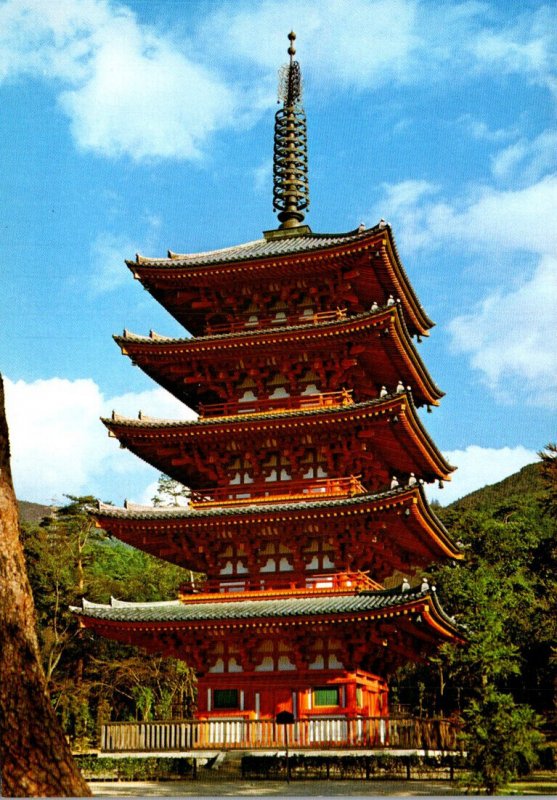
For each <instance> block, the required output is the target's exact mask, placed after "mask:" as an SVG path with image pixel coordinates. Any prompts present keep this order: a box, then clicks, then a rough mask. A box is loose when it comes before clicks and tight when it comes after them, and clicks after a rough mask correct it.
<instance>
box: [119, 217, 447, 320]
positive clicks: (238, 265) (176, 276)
mask: <svg viewBox="0 0 557 800" xmlns="http://www.w3.org/2000/svg"><path fill="white" fill-rule="evenodd" d="M367 250H373V251H374V253H375V256H376V258H377V259H378V261H377V265H378V266H379V265H380V267H381V269H382V270H384V271H385V280H386V282H387V284H388V287H389V291H392V292H393V293H394V294H395V295H399V296H400V299H401V302H402V304H403V306H404V311H405V313H406V315H407V316H408V320H409V328H410V329H411V330H412V333H418V334H422V335H427V331H428V330H429V329H430V328H432V327H433V325H434V323H433V322H432V321H431V320H430V319H429V317H428V316H427V314H426V313H425V311H424V309H423V308H422V306H421V304H420V302H419V301H418V298H417V296H416V294H415V292H414V289H413V288H412V284H411V283H410V281H409V279H408V276H407V274H406V271H405V269H404V266H403V264H402V262H401V259H400V256H399V254H398V250H397V247H396V242H395V239H394V236H393V232H392V229H391V227H390V225H388V224H387V223H385V222H384V221H383V220H381V222H379V223H378V224H377V225H375V226H373V227H372V228H368V229H364V230H360V229H357V230H355V231H349V232H348V233H338V234H328V233H327V234H325V233H312V232H311V231H310V230H309V228H307V227H304V228H302V229H298V230H296V229H293V230H291V231H271V232H270V233H269V234H267V235H266V236H265V238H263V239H257V240H255V241H252V242H247V243H245V244H240V245H235V246H232V247H225V248H222V249H219V250H211V251H207V252H203V253H189V254H188V253H184V254H180V253H174V252H172V251H169V252H168V257H167V258H149V257H145V256H141V255H139V254H137V255H136V259H135V261H131V260H127V261H126V264H127V266H128V267H129V269H130V270H131V271H132V273H133V275H134V277H135V278H137V279H138V280H140V281H141V282H142V283H143V285H144V286H145V288H146V289H148V291H150V292H151V293H152V294H153V296H154V297H156V299H157V300H159V302H161V303H162V305H163V306H164V307H165V308H167V310H168V311H169V312H170V313H171V314H173V315H174V316H175V317H176V319H178V320H179V321H180V322H181V323H182V324H184V325H185V327H186V328H191V327H192V326H193V327H194V328H196V329H197V326H198V322H196V321H195V319H194V318H192V317H191V315H190V314H189V312H188V311H187V309H184V308H183V307H182V306H181V301H179V300H177V298H176V295H175V293H176V290H177V289H182V288H183V289H186V288H191V287H193V286H195V285H215V286H217V287H223V286H227V287H228V288H227V291H228V290H229V286H230V284H232V286H238V285H239V284H240V283H242V282H243V283H246V282H250V283H253V281H254V280H256V279H257V278H258V277H261V278H267V279H274V280H276V279H277V278H278V277H280V276H285V275H290V273H289V272H288V271H286V272H285V270H287V268H288V265H291V266H292V268H293V269H294V271H295V272H296V273H297V274H298V275H299V274H301V272H300V271H301V270H304V271H305V270H307V271H308V272H309V273H312V272H314V271H315V270H317V272H319V271H322V270H326V271H327V270H330V265H331V263H337V264H338V263H339V262H341V264H342V266H345V265H346V264H347V261H346V259H347V257H350V258H351V259H352V260H353V259H354V258H355V259H358V258H359V256H360V255H362V254H365V252H366V251H367ZM367 268H370V267H369V264H368V265H367V267H366V269H367ZM376 268H377V267H376ZM366 275H367V273H366ZM363 280H364V284H365V283H367V282H368V278H367V277H365V278H364V279H363ZM169 290H170V294H168V292H169ZM387 293H388V292H387ZM371 300H373V298H371ZM371 300H370V304H371ZM197 314H199V312H197Z"/></svg>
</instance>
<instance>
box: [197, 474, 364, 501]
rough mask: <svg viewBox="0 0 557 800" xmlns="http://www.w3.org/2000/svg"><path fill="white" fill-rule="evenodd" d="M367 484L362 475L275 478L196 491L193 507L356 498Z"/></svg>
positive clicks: (362, 492)
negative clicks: (304, 478)
mask: <svg viewBox="0 0 557 800" xmlns="http://www.w3.org/2000/svg"><path fill="white" fill-rule="evenodd" d="M365 491H366V489H365V487H364V486H363V485H362V484H361V483H360V481H359V476H356V475H351V476H350V477H348V478H311V479H308V480H303V481H284V480H281V481H273V482H269V483H238V484H234V485H229V486H215V487H213V488H211V489H203V490H198V491H192V493H191V495H190V506H192V507H193V508H199V507H203V508H206V507H207V506H211V505H219V506H224V505H239V504H245V503H253V502H254V501H257V502H258V503H264V502H268V503H273V502H277V501H282V500H285V501H290V500H308V499H312V498H315V499H316V500H321V499H323V498H325V497H338V496H341V497H348V496H350V497H352V496H353V495H357V494H364V493H365Z"/></svg>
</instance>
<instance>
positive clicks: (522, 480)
mask: <svg viewBox="0 0 557 800" xmlns="http://www.w3.org/2000/svg"><path fill="white" fill-rule="evenodd" d="M544 487H545V484H544V481H543V478H542V463H541V461H537V462H536V463H535V464H527V466H525V467H523V468H522V469H521V470H520V471H519V472H515V473H514V475H509V477H508V478H504V479H503V480H502V481H499V482H498V483H492V484H490V485H489V486H484V487H483V488H482V489H476V491H475V492H470V494H467V495H465V496H464V497H461V498H460V499H459V500H455V501H454V502H453V503H451V504H450V505H448V506H446V508H447V509H450V510H451V511H489V510H490V509H492V508H494V507H496V506H500V505H501V504H502V503H505V502H509V501H512V500H515V499H518V498H520V499H524V498H525V497H528V496H529V497H531V499H537V498H539V497H541V495H542V494H543V492H544Z"/></svg>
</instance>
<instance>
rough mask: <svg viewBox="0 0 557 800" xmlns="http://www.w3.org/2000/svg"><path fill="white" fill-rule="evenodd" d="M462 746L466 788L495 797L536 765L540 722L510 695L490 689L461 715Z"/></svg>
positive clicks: (529, 709) (539, 740) (530, 710)
mask: <svg viewBox="0 0 557 800" xmlns="http://www.w3.org/2000/svg"><path fill="white" fill-rule="evenodd" d="M464 719H465V722H466V728H465V733H464V736H463V746H464V748H465V750H466V751H467V766H468V768H469V772H468V775H467V776H466V779H465V781H466V783H467V784H468V786H469V787H470V788H471V787H476V788H479V789H485V790H486V792H487V793H488V794H496V792H497V790H498V789H501V788H502V787H503V786H504V785H505V784H506V783H508V782H509V781H510V780H512V779H513V778H516V777H517V776H518V775H526V774H528V773H529V772H530V771H531V770H532V768H533V767H534V766H535V765H536V763H537V761H538V756H537V749H538V747H539V745H540V744H541V742H542V738H543V737H542V736H541V734H540V733H539V732H538V731H537V729H536V726H537V724H539V721H538V720H536V715H535V714H534V712H533V710H532V709H531V708H529V707H528V706H517V705H516V704H515V702H514V700H513V698H512V697H511V696H510V695H509V694H502V693H501V692H497V691H496V690H494V689H493V688H492V687H490V688H489V689H488V690H487V691H486V693H485V694H484V696H483V697H481V698H480V699H478V700H474V701H472V703H471V704H470V706H469V707H468V708H467V709H466V711H465V713H464Z"/></svg>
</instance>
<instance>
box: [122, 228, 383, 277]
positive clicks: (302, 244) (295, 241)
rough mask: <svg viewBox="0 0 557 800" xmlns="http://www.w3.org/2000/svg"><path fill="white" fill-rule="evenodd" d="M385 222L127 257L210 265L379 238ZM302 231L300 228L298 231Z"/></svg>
mask: <svg viewBox="0 0 557 800" xmlns="http://www.w3.org/2000/svg"><path fill="white" fill-rule="evenodd" d="M386 227H389V226H385V225H380V224H377V225H375V226H374V227H373V228H368V229H367V230H365V231H363V232H361V231H359V230H358V229H356V230H353V231H348V232H347V233H313V232H312V231H311V230H309V228H308V227H307V226H304V227H303V228H301V229H298V230H296V229H294V230H292V229H291V230H288V231H280V232H278V231H277V232H274V231H273V232H271V234H272V233H276V234H277V235H275V236H273V235H267V236H266V237H265V238H263V239H255V240H253V241H251V242H244V243H243V244H237V245H233V246H232V247H222V248H219V249H218V250H207V251H205V252H202V253H174V252H172V251H171V250H169V251H168V256H167V258H149V257H147V256H141V255H139V253H138V254H137V256H136V260H135V261H126V264H128V265H129V266H130V268H135V267H136V266H137V265H140V266H146V267H163V268H168V269H174V268H178V269H180V268H182V267H206V266H210V265H213V264H218V265H223V264H229V263H232V262H238V261H250V260H254V259H257V260H259V259H267V258H273V257H275V256H283V255H294V254H298V253H307V252H314V251H318V250H330V249H331V248H337V247H339V246H342V245H346V244H352V243H354V242H361V241H365V240H366V239H369V238H375V236H376V234H377V233H378V232H379V231H383V230H384V229H385V228H386ZM298 231H299V232H298Z"/></svg>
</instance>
